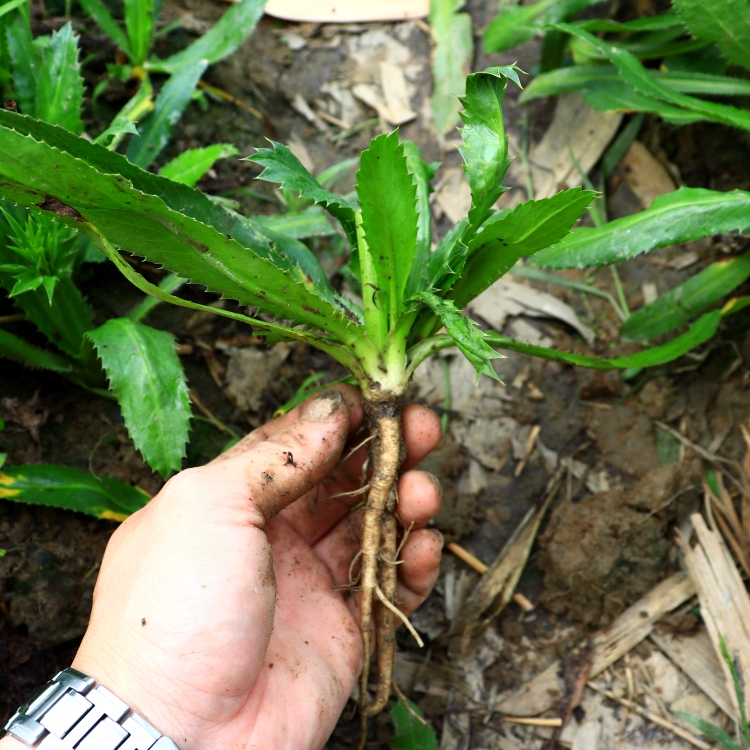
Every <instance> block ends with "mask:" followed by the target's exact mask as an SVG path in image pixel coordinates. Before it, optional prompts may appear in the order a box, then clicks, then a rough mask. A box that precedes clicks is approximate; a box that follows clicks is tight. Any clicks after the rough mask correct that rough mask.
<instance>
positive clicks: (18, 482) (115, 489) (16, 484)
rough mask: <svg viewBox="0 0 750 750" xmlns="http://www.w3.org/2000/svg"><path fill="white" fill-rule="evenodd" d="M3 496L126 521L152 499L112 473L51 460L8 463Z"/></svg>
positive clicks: (0, 478) (0, 484) (0, 489)
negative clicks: (96, 473)
mask: <svg viewBox="0 0 750 750" xmlns="http://www.w3.org/2000/svg"><path fill="white" fill-rule="evenodd" d="M0 498H2V499H3V500H10V501H12V502H14V503H28V504H30V505H49V506H52V507H53V508H63V509H65V510H74V511H77V512H78V513H87V514H88V515H90V516H95V517H96V518H102V519H106V520H108V521H124V520H125V519H126V518H127V517H128V516H129V515H131V514H133V513H135V512H136V511H137V510H140V509H141V508H142V507H143V506H144V505H146V504H147V503H148V501H149V500H150V499H151V498H149V496H148V495H147V494H146V493H145V492H143V491H142V490H139V489H137V488H135V487H131V486H130V485H129V484H124V483H123V482H118V481H117V480H116V479H113V478H112V477H95V476H93V475H92V474H89V473H88V472H86V471H81V470H80V469H71V468H70V467H68V466H53V465H50V464H27V465H26V466H6V467H4V468H3V470H2V471H1V472H0Z"/></svg>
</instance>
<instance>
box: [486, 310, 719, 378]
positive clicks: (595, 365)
mask: <svg viewBox="0 0 750 750" xmlns="http://www.w3.org/2000/svg"><path fill="white" fill-rule="evenodd" d="M721 319H722V311H721V310H714V311H713V312H710V313H706V314H705V315H702V316H701V317H700V318H698V320H696V321H695V323H693V324H692V325H691V326H690V328H689V329H688V330H687V331H686V332H685V333H683V334H682V335H681V336H677V337H676V338H673V339H672V340H671V341H669V342H667V343H666V344H661V345H660V346H654V347H651V348H650V349H644V350H643V351H641V352H636V353H635V354H631V355H630V356H628V357H615V358H613V359H604V358H599V357H589V356H586V355H585V354H574V353H573V352H564V351H560V350H559V349H546V348H545V347H543V346H533V345H531V344H522V343H521V342H520V341H514V340H513V339H510V338H508V337H507V336H503V335H502V334H500V333H493V332H490V333H487V334H486V336H485V339H484V340H485V341H486V342H487V343H488V344H490V345H491V346H494V347H497V348H498V349H507V350H509V351H514V352H520V353H521V354H530V355H531V356H533V357H540V358H541V359H548V360H551V361H552V362H565V363H566V364H569V365H578V366H579V367H588V368H591V369H594V370H629V369H631V368H641V367H656V366H657V365H664V364H667V363H668V362H672V361H674V360H675V359H678V358H679V357H681V356H682V355H683V354H687V352H689V351H691V350H692V349H695V347H696V346H700V345H701V344H704V343H705V342H706V341H708V340H709V339H710V338H711V337H712V336H713V335H714V334H715V333H716V331H717V329H718V327H719V323H720V322H721Z"/></svg>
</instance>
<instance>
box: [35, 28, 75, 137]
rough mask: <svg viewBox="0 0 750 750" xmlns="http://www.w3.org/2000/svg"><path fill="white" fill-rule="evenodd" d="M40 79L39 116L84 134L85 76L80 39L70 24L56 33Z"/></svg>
mask: <svg viewBox="0 0 750 750" xmlns="http://www.w3.org/2000/svg"><path fill="white" fill-rule="evenodd" d="M37 76H38V77H37V94H36V98H37V104H36V115H37V117H39V119H40V120H44V121H45V122H49V123H52V124H53V125H61V126H62V127H64V128H66V129H67V130H70V131H71V132H73V133H76V134H80V133H82V132H83V120H82V119H81V108H82V107H83V77H82V76H81V72H80V65H79V63H78V37H77V36H76V35H74V34H73V27H72V26H71V24H70V23H66V24H65V26H63V27H62V28H61V29H60V31H57V32H55V33H54V34H52V38H51V39H50V41H49V45H48V46H47V48H46V49H45V51H44V63H43V65H42V66H41V70H39V71H38V73H37Z"/></svg>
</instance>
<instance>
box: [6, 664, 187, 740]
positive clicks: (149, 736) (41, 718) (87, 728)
mask: <svg viewBox="0 0 750 750" xmlns="http://www.w3.org/2000/svg"><path fill="white" fill-rule="evenodd" d="M95 685H96V681H95V680H94V679H92V678H91V677H89V676H88V675H85V674H83V672H79V671H78V670H76V669H63V671H62V672H59V673H58V674H56V675H55V676H54V677H53V678H52V681H51V682H48V683H47V684H46V685H45V686H44V687H42V688H40V689H39V690H38V691H37V693H36V694H35V695H34V697H33V698H31V700H29V701H28V702H27V703H25V704H24V705H23V706H21V708H19V709H18V711H16V713H15V714H14V715H13V716H12V717H11V719H10V721H9V722H8V723H7V724H6V725H5V727H4V728H5V731H6V732H7V733H8V734H11V735H13V736H14V737H16V738H17V739H19V740H21V742H25V743H26V744H27V745H31V746H33V747H35V748H37V749H38V750H73V748H75V750H179V748H178V747H177V745H175V743H174V742H172V740H170V739H169V737H162V735H161V734H160V733H159V732H158V731H157V730H156V729H154V728H153V727H152V726H151V724H149V723H148V722H147V721H146V720H145V719H144V718H142V717H141V716H139V715H138V714H136V713H133V712H132V711H131V710H130V708H128V706H126V705H125V704H124V703H123V702H122V701H121V700H120V699H119V698H117V697H115V696H114V695H112V693H110V692H109V690H107V688H105V687H104V686H103V685H98V686H96V687H95Z"/></svg>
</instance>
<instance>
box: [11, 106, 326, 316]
mask: <svg viewBox="0 0 750 750" xmlns="http://www.w3.org/2000/svg"><path fill="white" fill-rule="evenodd" d="M0 126H5V127H8V128H12V129H13V130H16V131H17V132H19V133H21V134H24V135H31V136H32V137H33V138H34V139H35V140H37V141H44V142H45V143H47V144H48V145H51V146H54V147H56V148H59V149H61V150H63V151H66V152H67V153H69V154H70V155H71V156H74V157H76V158H78V159H81V160H83V161H85V162H86V163H88V164H89V165H91V166H92V167H94V168H95V169H96V170H98V171H99V172H104V173H107V174H115V175H117V174H119V175H120V176H121V177H124V178H126V179H127V180H129V181H130V182H131V183H132V185H133V187H135V188H136V189H137V190H140V191H141V192H144V193H149V194H151V195H155V196H158V197H159V198H161V200H163V201H164V202H165V203H166V204H167V206H169V208H171V209H173V210H174V211H179V212H180V213H184V214H187V215H188V216H190V217H191V218H193V219H196V220H197V221H199V222H201V223H202V224H207V225H209V226H212V227H213V228H214V229H216V231H217V232H220V233H221V234H222V235H224V236H227V235H229V236H230V237H232V238H233V239H235V240H236V241H237V242H239V243H240V244H241V245H242V246H243V247H245V248H248V249H249V250H251V251H252V252H253V253H255V254H257V255H259V256H261V258H264V259H266V260H270V261H271V262H272V263H274V265H276V266H277V267H279V268H281V269H282V270H288V269H289V264H290V262H295V263H298V262H299V257H298V256H299V255H300V254H301V252H302V250H300V248H299V247H298V246H295V247H292V248H291V249H292V250H295V253H294V258H292V260H291V261H290V259H288V258H283V257H281V252H283V251H284V249H285V248H286V249H289V248H290V245H292V244H293V243H292V242H291V240H288V239H287V240H283V241H282V243H281V244H282V245H283V247H279V248H273V247H271V245H270V243H269V241H268V240H267V239H266V237H265V236H264V235H263V234H261V233H260V230H261V228H260V227H259V226H258V225H257V224H256V223H255V222H254V221H253V220H251V219H247V218H245V217H244V216H241V215H240V214H238V213H236V212H234V211H230V210H228V209H226V208H224V207H223V206H220V205H218V204H217V203H215V202H214V201H211V200H210V199H209V198H208V197H207V196H205V195H204V194H203V193H201V192H200V191H199V190H194V189H192V188H190V187H188V186H186V185H183V184H180V183H176V182H173V181H172V180H168V179H166V178H165V177H161V176H158V175H154V174H152V173H150V172H146V171H144V170H143V169H140V168H139V167H136V166H135V165H133V164H132V163H131V162H129V161H128V160H127V159H126V158H125V157H123V156H121V155H120V154H116V153H113V152H111V151H109V150H107V149H105V148H101V147H99V146H96V145H94V144H91V143H88V142H87V141H86V140H84V139H82V138H77V137H76V136H73V135H72V134H70V133H68V132H67V131H65V130H62V129H60V128H56V127H52V126H50V125H47V124H46V123H43V122H39V121H37V120H31V119H29V118H26V117H19V116H18V115H15V114H13V113H10V112H5V111H3V110H0ZM263 232H265V234H268V232H267V231H266V230H263ZM310 255H311V254H310V253H309V252H308V253H307V257H308V260H310ZM313 260H314V257H313V258H312V260H310V263H312V262H313ZM218 261H219V263H220V264H221V263H223V261H222V259H221V256H218ZM315 262H316V263H317V261H315ZM230 266H231V264H230ZM319 266H320V264H319V263H317V267H318V268H319ZM303 270H305V269H303ZM308 271H309V269H308ZM309 272H310V275H311V276H312V278H313V279H314V278H316V274H315V273H312V272H311V271H309ZM320 272H321V273H322V269H321V271H320ZM323 275H325V274H323ZM305 304H306V305H307V306H308V307H310V306H311V302H310V301H309V300H308V302H306V303H305ZM287 317H288V312H287Z"/></svg>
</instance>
